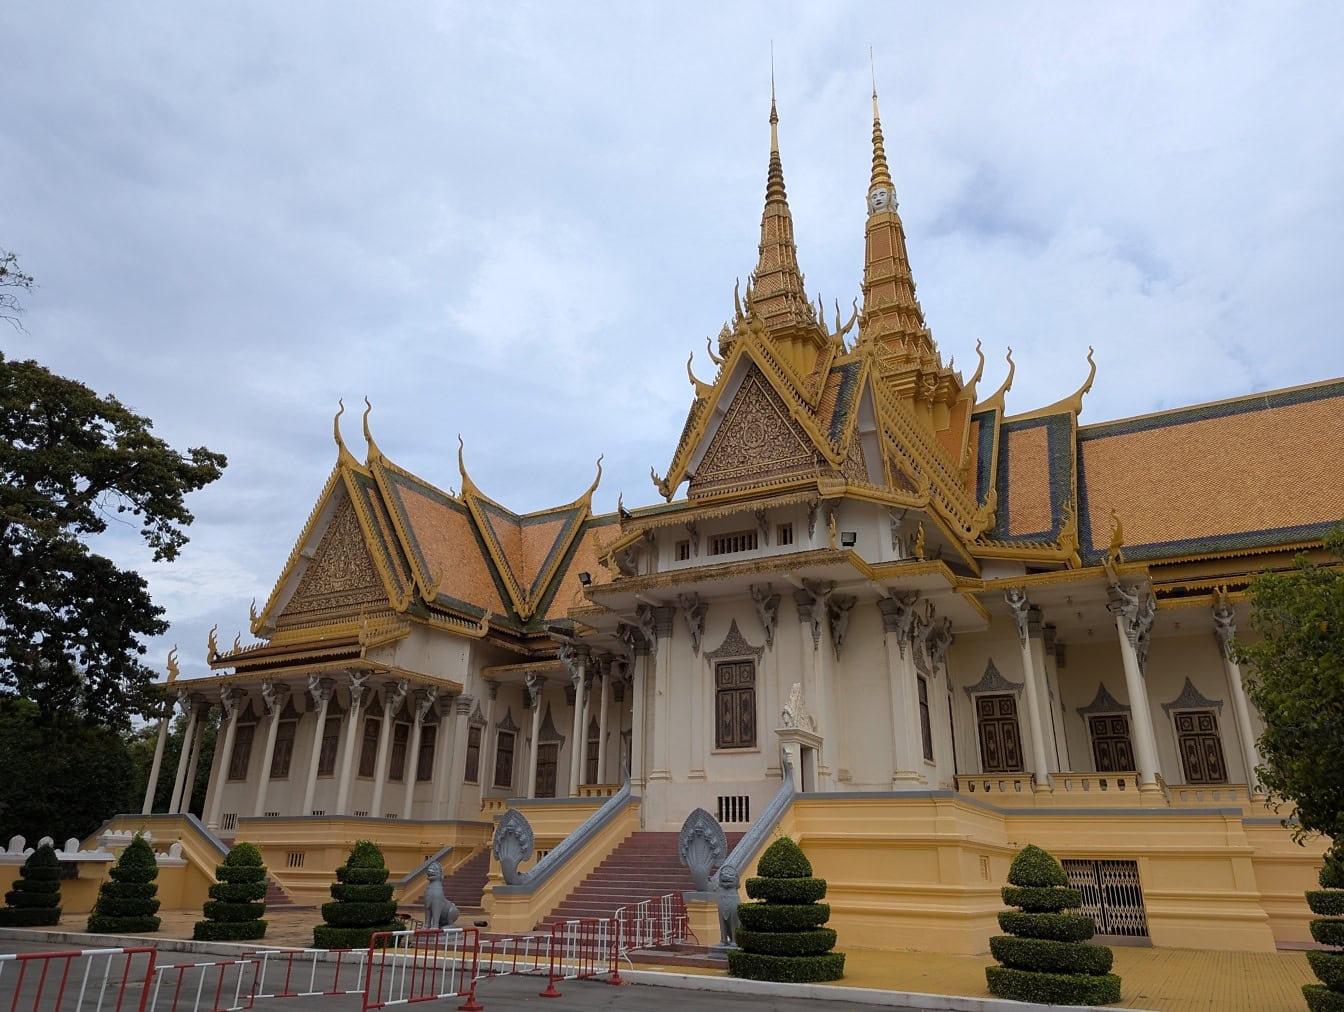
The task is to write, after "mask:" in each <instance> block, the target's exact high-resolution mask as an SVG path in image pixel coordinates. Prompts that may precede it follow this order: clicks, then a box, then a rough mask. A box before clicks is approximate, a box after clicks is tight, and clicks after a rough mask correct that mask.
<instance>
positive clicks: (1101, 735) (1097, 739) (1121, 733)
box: [1087, 713, 1134, 773]
mask: <svg viewBox="0 0 1344 1012" xmlns="http://www.w3.org/2000/svg"><path fill="white" fill-rule="evenodd" d="M1087 730H1088V733H1089V734H1091V736H1092V761H1093V763H1094V764H1095V766H1094V768H1095V769H1096V771H1097V772H1098V773H1127V772H1130V771H1131V770H1133V769H1134V749H1133V747H1132V746H1131V745H1130V741H1129V718H1128V717H1126V716H1125V715H1124V714H1123V713H1108V714H1103V715H1098V716H1094V717H1088V718H1087Z"/></svg>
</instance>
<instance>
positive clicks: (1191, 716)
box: [1176, 710, 1227, 784]
mask: <svg viewBox="0 0 1344 1012" xmlns="http://www.w3.org/2000/svg"><path fill="white" fill-rule="evenodd" d="M1176 740H1177V746H1178V748H1179V749H1180V752H1181V766H1182V767H1184V769H1185V782H1186V783H1187V784H1225V783H1227V763H1226V762H1224V761H1223V741H1222V738H1221V737H1220V736H1219V734H1218V717H1217V715H1216V714H1215V713H1214V712H1213V711H1212V710H1186V711H1183V712H1181V713H1178V714H1176Z"/></svg>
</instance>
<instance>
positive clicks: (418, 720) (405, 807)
mask: <svg viewBox="0 0 1344 1012" xmlns="http://www.w3.org/2000/svg"><path fill="white" fill-rule="evenodd" d="M438 698H439V690H438V688H437V687H435V686H432V685H431V686H430V687H428V688H424V689H416V690H415V702H414V704H412V705H413V706H414V707H415V723H414V725H413V726H412V727H411V744H410V747H409V749H408V750H407V752H406V762H405V763H404V764H403V766H402V771H401V772H402V776H403V778H404V779H405V781H406V791H405V793H404V794H403V795H402V798H401V817H402V818H403V819H409V818H410V817H411V814H412V809H414V807H415V785H416V781H417V778H418V777H419V774H420V738H421V735H422V734H423V732H424V726H425V717H427V716H428V715H429V711H430V710H431V709H433V707H434V701H435V700H436V699H438ZM437 745H438V742H437V741H436V742H435V746H437Z"/></svg>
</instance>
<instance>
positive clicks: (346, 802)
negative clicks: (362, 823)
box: [332, 671, 372, 815]
mask: <svg viewBox="0 0 1344 1012" xmlns="http://www.w3.org/2000/svg"><path fill="white" fill-rule="evenodd" d="M368 678H369V673H368V672H367V671H366V672H364V674H362V675H357V674H355V673H354V672H351V674H350V709H349V710H348V711H347V713H349V715H350V720H349V723H348V724H347V725H346V728H345V741H344V742H342V743H341V755H340V757H339V758H338V759H337V760H336V765H337V766H339V767H340V769H341V775H340V783H339V784H338V786H337V788H336V810H335V811H334V812H332V814H333V815H349V814H350V811H349V808H350V778H351V776H352V774H353V773H354V768H355V746H356V745H357V744H358V743H359V725H360V723H361V722H362V718H363V716H364V715H363V714H362V713H361V712H360V708H359V704H360V702H361V701H362V700H363V698H364V693H365V692H366V691H367V690H366V689H365V687H364V683H365V682H366V681H368ZM370 811H372V809H370Z"/></svg>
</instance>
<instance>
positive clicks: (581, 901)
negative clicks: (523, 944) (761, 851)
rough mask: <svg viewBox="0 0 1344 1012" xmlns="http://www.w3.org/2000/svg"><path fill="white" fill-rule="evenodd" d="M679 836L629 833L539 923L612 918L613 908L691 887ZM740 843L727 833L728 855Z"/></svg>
mask: <svg viewBox="0 0 1344 1012" xmlns="http://www.w3.org/2000/svg"><path fill="white" fill-rule="evenodd" d="M677 836H678V834H676V833H653V832H638V833H633V834H631V835H630V836H629V837H627V838H626V839H625V841H624V842H622V843H621V845H620V846H619V847H617V848H616V849H615V850H614V851H612V852H611V854H610V855H608V856H607V859H606V860H605V861H603V862H602V863H601V864H599V865H598V866H597V867H596V868H594V869H593V871H592V872H591V873H590V874H589V875H588V877H587V878H585V879H584V880H583V881H582V882H580V883H579V884H578V886H577V887H575V889H574V891H573V892H571V893H570V894H569V895H568V896H566V897H565V899H564V901H563V902H561V904H560V905H559V906H558V907H556V908H555V909H554V910H552V911H551V912H550V913H549V914H547V915H546V917H544V918H543V919H542V922H541V923H542V925H544V926H549V925H551V924H554V923H555V922H556V921H566V920H571V919H574V918H584V917H610V916H612V914H614V913H615V912H616V908H617V907H622V906H628V905H631V904H634V903H639V902H640V901H642V900H647V899H652V898H653V897H655V896H662V895H664V894H666V893H675V892H682V891H684V890H687V889H693V888H695V886H694V884H693V883H692V882H691V872H690V870H689V869H688V868H686V866H685V865H683V864H682V863H681V859H680V858H679V856H678V854H677ZM740 839H742V834H741V833H729V834H728V850H729V851H730V852H731V851H732V849H733V847H734V846H735V845H736V844H737V841H738V840H740Z"/></svg>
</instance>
